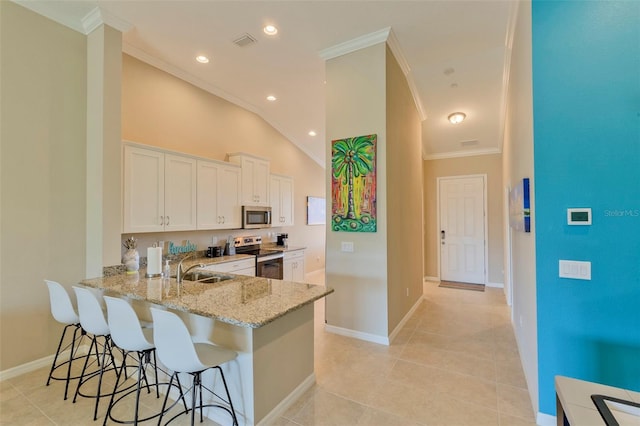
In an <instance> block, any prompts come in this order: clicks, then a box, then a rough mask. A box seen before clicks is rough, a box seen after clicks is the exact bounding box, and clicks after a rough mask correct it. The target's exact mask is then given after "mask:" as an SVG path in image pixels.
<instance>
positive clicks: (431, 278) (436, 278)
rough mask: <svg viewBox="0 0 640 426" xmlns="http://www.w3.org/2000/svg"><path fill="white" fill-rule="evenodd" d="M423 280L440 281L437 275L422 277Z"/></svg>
mask: <svg viewBox="0 0 640 426" xmlns="http://www.w3.org/2000/svg"><path fill="white" fill-rule="evenodd" d="M423 281H433V282H435V283H439V282H440V278H438V277H424V279H423Z"/></svg>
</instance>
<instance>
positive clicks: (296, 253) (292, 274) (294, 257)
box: [282, 250, 304, 282]
mask: <svg viewBox="0 0 640 426" xmlns="http://www.w3.org/2000/svg"><path fill="white" fill-rule="evenodd" d="M283 265H284V273H283V275H284V276H283V278H282V279H283V280H285V281H294V282H304V250H293V251H287V252H285V253H284V262H283Z"/></svg>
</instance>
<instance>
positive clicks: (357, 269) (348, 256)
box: [325, 43, 388, 338]
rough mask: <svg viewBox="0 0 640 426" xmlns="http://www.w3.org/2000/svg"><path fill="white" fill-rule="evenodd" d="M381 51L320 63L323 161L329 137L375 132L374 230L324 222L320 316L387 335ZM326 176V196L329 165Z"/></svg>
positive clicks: (331, 322) (333, 323)
mask: <svg viewBox="0 0 640 426" xmlns="http://www.w3.org/2000/svg"><path fill="white" fill-rule="evenodd" d="M385 53H386V45H385V43H380V44H377V45H375V46H371V47H367V48H364V49H361V50H358V51H355V52H352V53H349V54H347V55H343V56H340V57H337V58H333V59H330V60H328V61H327V62H326V79H327V85H326V87H327V90H326V120H327V122H326V135H327V142H328V143H327V151H326V152H327V154H326V155H327V156H326V158H327V164H328V165H330V164H331V146H330V141H332V140H335V139H342V138H346V137H354V136H360V135H369V134H373V133H375V134H377V135H378V142H377V143H378V144H377V164H376V170H377V183H378V187H377V213H378V219H377V224H378V225H377V232H375V233H367V232H334V231H332V230H331V227H330V226H328V227H327V265H326V283H327V285H328V286H330V287H333V288H334V289H335V293H334V294H331V295H329V296H328V297H327V299H326V305H325V306H326V315H327V318H326V319H327V323H328V325H330V326H333V327H338V328H341V329H346V330H355V331H357V332H359V333H365V334H370V335H373V336H379V337H383V338H384V337H386V336H387V335H388V325H387V324H388V320H387V317H388V314H387V182H386V176H387V137H386V124H385V123H386V107H385V106H386V81H385V67H386V58H385V57H386V55H385ZM326 181H327V196H328V197H330V194H331V168H330V166H328V167H327V172H326ZM330 202H331V200H330V199H328V200H327V206H328V208H327V214H328V215H329V216H328V217H327V224H329V223H331V212H330ZM342 242H353V244H354V251H353V253H346V252H342V251H341V243H342Z"/></svg>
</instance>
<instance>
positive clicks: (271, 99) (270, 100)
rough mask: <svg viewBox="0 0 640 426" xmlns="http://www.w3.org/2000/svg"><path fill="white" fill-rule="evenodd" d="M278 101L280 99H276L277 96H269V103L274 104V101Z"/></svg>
mask: <svg viewBox="0 0 640 426" xmlns="http://www.w3.org/2000/svg"><path fill="white" fill-rule="evenodd" d="M276 99H278V98H276V97H275V96H273V95H269V96H267V100H268V101H269V102H273V101H275V100H276Z"/></svg>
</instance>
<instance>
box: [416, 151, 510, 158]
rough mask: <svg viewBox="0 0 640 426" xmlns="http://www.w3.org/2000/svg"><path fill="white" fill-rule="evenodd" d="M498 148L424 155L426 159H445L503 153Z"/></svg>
mask: <svg viewBox="0 0 640 426" xmlns="http://www.w3.org/2000/svg"><path fill="white" fill-rule="evenodd" d="M501 153H502V151H501V150H500V149H498V148H485V149H473V150H469V151H452V152H443V153H441V154H429V155H426V156H425V157H424V159H425V160H444V159H447V158H460V157H475V156H477V155H493V154H501Z"/></svg>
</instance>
